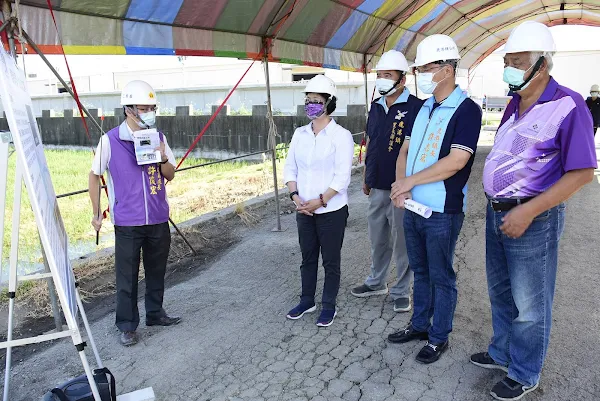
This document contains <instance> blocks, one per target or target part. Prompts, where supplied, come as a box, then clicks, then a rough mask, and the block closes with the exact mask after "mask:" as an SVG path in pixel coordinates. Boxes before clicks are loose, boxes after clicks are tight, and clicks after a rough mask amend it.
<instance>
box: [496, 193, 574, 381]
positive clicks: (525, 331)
mask: <svg viewBox="0 0 600 401" xmlns="http://www.w3.org/2000/svg"><path fill="white" fill-rule="evenodd" d="M504 216H506V212H495V211H494V210H492V208H491V207H490V205H488V210H487V222H486V230H485V234H486V235H485V244H486V245H485V250H486V272H487V281H488V291H489V294H490V302H491V305H492V326H493V328H494V336H493V337H492V341H491V343H490V346H489V350H488V352H489V354H490V356H491V357H492V358H493V359H494V360H495V361H496V362H498V363H500V364H502V365H508V377H510V378H511V379H513V380H516V381H518V382H519V383H521V384H524V385H526V386H534V385H535V384H536V383H537V382H538V381H539V380H540V373H541V371H542V366H543V365H544V359H545V358H546V351H547V350H548V342H549V340H550V328H551V327H552V303H553V300H554V287H555V284H556V272H557V267H558V243H559V240H560V237H561V235H562V232H563V229H564V221H565V207H564V205H560V206H557V207H555V208H552V209H550V210H547V211H545V212H544V213H542V214H541V215H539V216H537V217H536V218H535V219H533V222H532V223H531V225H530V226H529V228H528V229H527V230H526V231H525V233H524V234H523V235H522V236H521V237H520V238H508V237H507V236H506V235H504V234H503V233H502V231H500V226H501V225H502V218H503V217H504Z"/></svg>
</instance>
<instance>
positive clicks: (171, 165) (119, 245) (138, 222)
mask: <svg viewBox="0 0 600 401" xmlns="http://www.w3.org/2000/svg"><path fill="white" fill-rule="evenodd" d="M121 105H122V106H123V110H124V113H125V116H126V117H127V118H126V120H125V121H124V122H123V124H121V125H120V126H119V127H116V128H114V129H112V130H110V131H109V132H108V133H107V134H106V135H104V136H103V137H102V139H101V141H100V144H99V145H98V149H97V151H96V156H95V158H94V163H93V165H92V171H91V172H90V176H89V193H90V199H91V200H92V207H93V219H92V225H93V226H94V229H96V231H100V227H101V226H102V218H103V217H102V214H101V211H100V210H99V199H98V195H99V191H98V186H99V180H100V176H101V175H103V174H104V173H105V172H106V173H107V186H108V199H109V203H110V209H109V210H110V217H111V220H112V223H113V224H114V227H115V271H116V284H117V311H116V325H117V327H118V328H119V330H120V331H121V337H120V341H121V344H122V345H124V346H131V345H134V344H136V343H137V342H138V337H137V334H136V329H137V327H138V325H139V322H140V316H139V312H138V307H137V297H138V293H137V292H138V275H139V267H140V251H142V255H143V258H144V270H145V274H146V302H145V305H146V326H171V325H174V324H177V323H179V322H180V321H181V318H179V317H170V316H168V315H167V314H166V312H165V311H164V309H163V308H162V304H163V294H164V290H165V271H166V266H167V257H168V256H169V248H170V245H171V232H170V230H169V223H168V220H169V204H168V201H167V193H166V190H165V184H166V181H171V180H172V179H173V178H174V177H175V157H174V156H173V152H172V151H171V149H170V148H169V145H168V144H167V139H166V138H165V137H164V136H163V134H162V133H160V134H159V136H160V146H159V147H158V148H157V149H156V150H157V151H160V158H161V159H160V162H159V163H154V164H145V165H138V162H137V158H136V152H135V147H134V137H135V135H136V132H138V131H140V130H142V129H146V128H150V127H152V126H153V125H154V122H155V117H156V93H155V92H154V89H152V87H151V86H150V85H149V84H148V83H146V82H144V81H132V82H130V83H128V84H127V85H126V86H125V88H124V89H123V92H122V93H121Z"/></svg>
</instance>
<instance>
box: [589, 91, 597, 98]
mask: <svg viewBox="0 0 600 401" xmlns="http://www.w3.org/2000/svg"><path fill="white" fill-rule="evenodd" d="M590 95H592V97H598V92H590Z"/></svg>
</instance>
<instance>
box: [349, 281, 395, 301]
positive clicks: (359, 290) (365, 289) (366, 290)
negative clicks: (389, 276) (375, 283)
mask: <svg viewBox="0 0 600 401" xmlns="http://www.w3.org/2000/svg"><path fill="white" fill-rule="evenodd" d="M350 293H351V294H352V295H354V296H355V297H358V298H366V297H371V296H373V295H385V294H387V293H388V287H387V284H385V285H384V286H383V287H382V288H379V289H377V288H371V287H369V286H368V285H366V284H363V285H359V286H358V287H354V288H353V289H352V291H350Z"/></svg>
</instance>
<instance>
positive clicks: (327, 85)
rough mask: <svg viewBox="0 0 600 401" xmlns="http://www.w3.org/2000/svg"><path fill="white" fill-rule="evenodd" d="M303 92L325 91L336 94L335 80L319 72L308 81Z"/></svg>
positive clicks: (332, 94)
mask: <svg viewBox="0 0 600 401" xmlns="http://www.w3.org/2000/svg"><path fill="white" fill-rule="evenodd" d="M304 93H327V94H329V95H331V96H336V94H337V90H336V88H335V82H333V81H332V80H331V79H330V78H327V77H326V76H325V75H321V74H319V75H316V76H315V77H313V78H312V79H311V80H310V81H308V85H306V88H305V89H304Z"/></svg>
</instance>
